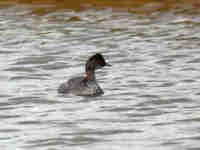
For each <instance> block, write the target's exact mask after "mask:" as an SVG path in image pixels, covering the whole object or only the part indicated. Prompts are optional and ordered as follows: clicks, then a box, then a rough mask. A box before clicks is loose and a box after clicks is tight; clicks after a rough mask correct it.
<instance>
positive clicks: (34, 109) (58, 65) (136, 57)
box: [0, 5, 200, 150]
mask: <svg viewBox="0 0 200 150" xmlns="http://www.w3.org/2000/svg"><path fill="white" fill-rule="evenodd" d="M39 7H40V6H35V5H34V6H33V5H15V6H9V7H2V8H1V9H0V35H1V36H0V60H1V61H0V70H1V74H0V82H1V87H0V98H1V101H0V109H1V113H0V119H1V122H0V126H1V127H0V146H1V149H2V150H11V149H19V150H27V149H33V150H61V149H74V150H80V149H81V150H82V149H93V150H111V149H113V150H121V149H123V150H130V149H135V150H149V149H153V150H163V149H164V150H177V149H181V150H197V149H200V144H199V139H200V132H199V131H200V127H199V125H200V117H199V116H200V113H199V111H200V102H199V98H200V90H199V87H200V69H199V66H200V51H199V47H200V44H199V40H200V28H199V27H200V16H199V15H198V14H199V13H198V11H199V9H193V8H190V7H184V8H177V9H172V10H170V11H156V12H152V13H150V14H149V13H134V12H130V11H128V10H121V9H118V8H115V9H112V8H104V9H95V8H90V9H86V10H83V11H76V10H72V9H59V10H55V11H52V12H49V13H48V12H47V13H46V12H45V13H42V14H38V13H34V12H35V11H34V10H35V9H38V8H39ZM47 8H48V7H47ZM42 10H44V11H45V10H46V9H43V8H42ZM96 52H100V53H102V54H103V55H104V56H105V58H106V60H108V62H109V63H110V64H112V68H105V69H104V70H101V71H98V72H97V79H98V81H99V83H100V85H101V87H102V88H103V89H104V92H105V94H104V95H103V96H100V97H79V96H71V95H64V96H63V95H59V94H57V88H58V86H59V84H61V83H62V82H64V81H65V80H67V79H69V78H70V77H71V76H74V75H80V74H82V73H84V64H85V61H86V60H87V59H88V57H89V56H91V55H93V54H95V53H96Z"/></svg>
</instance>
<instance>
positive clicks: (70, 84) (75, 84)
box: [58, 53, 111, 96]
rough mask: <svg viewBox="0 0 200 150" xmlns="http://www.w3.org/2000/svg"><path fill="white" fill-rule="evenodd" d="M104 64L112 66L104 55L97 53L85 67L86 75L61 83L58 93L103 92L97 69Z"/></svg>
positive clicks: (87, 94)
mask: <svg viewBox="0 0 200 150" xmlns="http://www.w3.org/2000/svg"><path fill="white" fill-rule="evenodd" d="M104 66H111V65H110V64H108V63H106V61H105V59H104V57H103V56H102V55H101V54H100V53H97V54H95V55H93V56H91V57H90V58H89V59H88V61H87V63H86V67H85V71H86V76H85V77H75V78H72V79H70V80H68V81H67V82H65V83H63V84H61V85H60V87H59V88H58V93H72V94H74V95H80V96H95V95H101V94H103V93H104V92H103V90H102V89H101V88H100V86H99V85H98V83H97V81H96V77H95V70H96V69H100V68H102V67H104Z"/></svg>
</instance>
